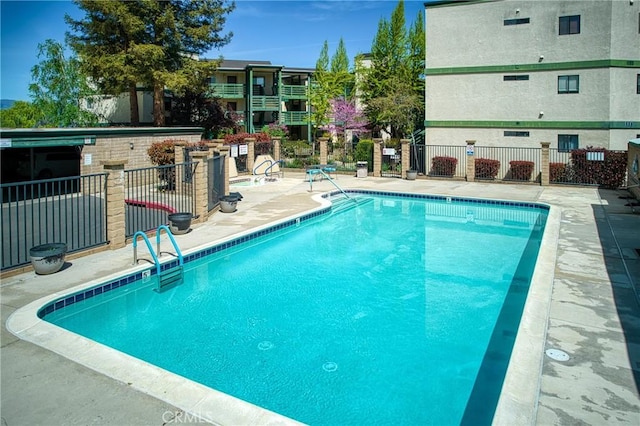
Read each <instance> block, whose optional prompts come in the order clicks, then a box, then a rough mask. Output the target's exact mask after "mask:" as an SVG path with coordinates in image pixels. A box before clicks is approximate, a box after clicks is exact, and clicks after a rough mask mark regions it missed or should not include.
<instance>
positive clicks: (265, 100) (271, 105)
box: [251, 96, 280, 111]
mask: <svg viewBox="0 0 640 426" xmlns="http://www.w3.org/2000/svg"><path fill="white" fill-rule="evenodd" d="M251 108H253V109H254V110H255V111H279V110H280V99H279V98H278V97H277V96H255V97H254V98H253V99H251Z"/></svg>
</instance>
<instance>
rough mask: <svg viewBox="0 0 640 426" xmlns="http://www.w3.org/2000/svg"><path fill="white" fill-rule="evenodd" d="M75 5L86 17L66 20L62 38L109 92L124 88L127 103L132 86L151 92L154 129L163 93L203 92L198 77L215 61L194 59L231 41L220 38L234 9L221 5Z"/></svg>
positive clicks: (221, 0)
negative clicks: (128, 91) (166, 91)
mask: <svg viewBox="0 0 640 426" xmlns="http://www.w3.org/2000/svg"><path fill="white" fill-rule="evenodd" d="M75 2H76V4H77V5H78V7H79V8H80V9H82V10H84V11H85V12H86V17H85V19H83V20H73V19H71V18H70V17H69V16H67V17H66V20H67V22H68V23H69V24H70V25H71V29H72V30H73V31H74V33H69V34H67V37H68V38H69V40H70V41H71V43H72V45H73V46H74V49H76V51H78V53H79V55H80V57H81V58H82V60H83V62H86V63H87V68H88V69H89V70H91V75H92V77H93V78H94V79H95V80H96V81H97V82H98V84H104V87H105V88H109V89H112V90H113V91H117V90H122V89H123V87H125V86H126V87H128V88H129V90H130V94H131V96H132V97H133V90H134V88H135V86H134V84H143V85H144V86H146V87H151V88H152V89H153V117H154V125H156V126H163V125H164V124H165V116H164V93H165V88H168V89H170V90H172V91H173V92H174V93H176V94H178V95H180V94H182V93H184V92H185V91H186V90H187V89H190V90H192V91H198V90H200V89H203V88H204V79H203V76H205V77H206V76H210V75H212V74H213V72H214V71H215V69H216V68H217V66H218V64H219V61H199V60H198V59H197V56H198V55H200V54H202V53H204V52H206V51H208V50H209V49H211V48H213V47H222V46H224V45H226V44H227V43H229V41H230V40H231V37H232V35H233V34H232V33H228V34H225V35H223V34H222V32H223V27H224V24H225V22H226V15H227V14H228V13H230V12H232V11H233V10H234V9H235V3H234V2H228V1H226V0H191V1H188V0H165V1H161V0H145V1H121V2H108V1H100V0H94V1H91V0H75ZM111 3H117V5H112V4H111ZM96 46H100V48H97V47H96ZM132 109H133V106H132Z"/></svg>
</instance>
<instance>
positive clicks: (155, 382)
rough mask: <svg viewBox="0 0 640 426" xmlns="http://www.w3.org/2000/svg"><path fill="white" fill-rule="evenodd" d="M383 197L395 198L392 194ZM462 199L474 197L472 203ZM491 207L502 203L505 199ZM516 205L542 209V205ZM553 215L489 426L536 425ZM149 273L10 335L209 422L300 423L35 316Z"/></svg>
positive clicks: (16, 322)
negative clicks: (51, 313)
mask: <svg viewBox="0 0 640 426" xmlns="http://www.w3.org/2000/svg"><path fill="white" fill-rule="evenodd" d="M373 192H376V191H373ZM383 192H385V193H392V192H389V191H383ZM325 196H326V194H319V195H316V196H314V197H313V198H314V199H315V200H316V201H318V202H319V203H320V206H319V207H317V208H314V209H311V210H308V211H306V212H304V213H302V214H296V215H292V216H290V217H288V218H285V219H282V220H278V221H275V222H272V223H269V224H266V225H263V226H260V227H256V228H252V229H250V230H247V231H244V232H241V233H238V234H235V235H232V236H229V237H225V238H223V239H220V240H218V241H213V242H210V243H207V244H206V245H202V246H199V247H196V248H193V249H191V250H189V251H187V252H185V253H184V254H185V256H187V255H189V254H191V253H195V252H198V251H201V250H203V249H204V248H206V247H211V246H213V245H216V244H220V243H223V242H225V241H230V240H233V239H236V238H239V237H242V236H244V235H249V234H253V233H255V232H257V231H260V230H262V229H266V228H270V227H272V226H274V225H275V224H278V223H283V222H287V221H289V220H292V219H295V218H297V217H300V216H304V215H308V214H311V213H314V212H318V211H320V210H323V209H325V208H326V207H327V206H328V205H330V202H329V201H328V200H327V199H326V198H325ZM459 198H467V199H473V198H472V197H459ZM495 201H498V202H500V201H503V200H495ZM516 203H519V204H520V203H521V204H536V205H544V206H547V205H546V204H544V203H540V202H533V203H528V202H516ZM558 210H559V209H557V208H553V207H550V209H549V216H548V218H547V223H546V225H545V231H544V235H543V239H542V242H541V246H540V250H539V253H538V260H537V263H536V268H535V271H534V275H533V277H532V281H531V286H530V289H529V294H528V296H527V300H526V303H525V307H524V311H523V315H522V319H521V322H520V326H519V328H518V333H517V337H516V341H515V343H514V347H513V350H512V354H511V359H510V361H509V366H508V369H507V373H506V376H505V380H504V384H503V387H502V392H501V395H500V399H499V401H498V405H497V408H496V412H495V414H494V420H493V424H497V425H513V424H532V423H534V421H535V413H536V408H537V399H538V393H539V381H540V377H541V370H542V354H543V352H544V342H545V335H546V327H547V320H548V313H549V306H550V301H551V289H552V283H553V275H554V270H555V261H556V252H557V242H558V233H559V225H560V213H559V211H558ZM148 269H150V266H149V265H142V266H137V267H132V268H131V269H129V270H127V271H121V272H119V273H117V274H113V275H111V276H107V277H102V278H99V279H96V280H93V281H91V282H89V283H85V284H81V285H78V286H75V287H73V288H69V289H66V290H65V291H64V292H57V293H53V294H51V295H49V296H45V297H43V298H40V299H38V300H36V301H34V302H32V303H29V304H28V305H26V306H24V307H22V308H20V309H18V310H16V311H15V312H14V313H13V314H12V315H11V316H10V317H9V319H8V321H7V323H6V326H7V329H8V330H9V331H10V332H11V333H13V334H15V335H16V336H18V337H19V338H20V339H22V340H25V341H28V342H31V343H33V344H36V345H38V346H41V347H43V348H45V349H48V350H51V351H52V352H55V353H57V354H59V355H61V356H63V357H65V358H68V359H70V360H72V361H74V362H77V363H79V364H81V365H83V366H85V367H87V368H90V369H92V370H94V371H97V372H98V373H101V374H103V375H106V376H108V377H111V378H113V379H115V380H118V381H120V382H122V383H126V384H127V385H129V386H131V387H132V388H133V389H136V390H138V391H141V392H143V393H145V394H148V395H151V396H153V397H155V398H157V399H159V400H162V401H164V402H166V403H168V404H171V405H173V406H175V407H176V408H179V409H181V410H184V411H185V412H187V413H189V414H192V415H194V416H198V417H200V418H202V419H203V420H206V421H209V422H213V423H216V424H223V425H225V424H226V425H236V424H243V425H252V424H256V425H257V424H259V425H265V424H287V425H289V424H290V425H293V424H300V423H299V422H296V421H295V420H293V419H290V418H287V417H285V416H282V415H279V414H277V413H274V412H272V411H269V410H266V409H264V408H261V407H258V406H256V405H254V404H251V403H248V402H246V401H243V400H241V399H238V398H235V397H233V396H230V395H227V394H225V393H223V392H220V391H217V390H215V389H212V388H209V387H206V386H204V385H201V384H199V383H196V382H194V381H192V380H189V379H186V378H184V377H182V376H179V375H177V374H174V373H171V372H169V371H166V370H164V369H162V368H159V367H157V366H155V365H152V364H150V363H147V362H145V361H142V360H140V359H138V358H134V357H132V356H130V355H127V354H124V353H122V352H120V351H117V350H115V349H112V348H110V347H107V346H105V345H102V344H100V343H97V342H94V341H92V340H90V339H87V338H85V337H82V336H79V335H77V334H75V333H72V332H70V331H67V330H64V329H62V328H60V327H58V326H55V325H53V324H51V323H48V322H46V321H43V320H41V319H40V318H39V317H38V311H39V310H40V309H41V308H42V307H43V306H45V305H47V304H48V303H51V302H53V301H55V300H56V299H59V298H61V297H63V296H67V295H70V294H73V293H75V292H81V291H83V290H86V289H89V288H91V287H93V286H96V285H99V284H101V283H104V282H107V281H109V280H115V279H117V278H119V277H122V276H123V275H128V274H131V273H134V272H141V271H143V270H148Z"/></svg>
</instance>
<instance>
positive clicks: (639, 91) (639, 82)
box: [636, 74, 640, 95]
mask: <svg viewBox="0 0 640 426" xmlns="http://www.w3.org/2000/svg"><path fill="white" fill-rule="evenodd" d="M636 93H637V94H638V95H640V74H638V75H637V76H636Z"/></svg>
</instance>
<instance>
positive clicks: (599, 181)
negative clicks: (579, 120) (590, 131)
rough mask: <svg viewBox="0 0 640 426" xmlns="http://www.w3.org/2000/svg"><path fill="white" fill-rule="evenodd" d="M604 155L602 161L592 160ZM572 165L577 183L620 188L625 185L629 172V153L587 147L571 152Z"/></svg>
mask: <svg viewBox="0 0 640 426" xmlns="http://www.w3.org/2000/svg"><path fill="white" fill-rule="evenodd" d="M598 153H602V154H601V155H602V157H603V159H602V160H596V159H592V158H590V157H592V156H598V155H599V154H598ZM571 164H572V168H573V172H574V174H575V179H576V183H584V184H591V185H594V184H595V185H599V186H602V187H604V188H618V187H620V186H622V185H623V184H624V179H625V176H626V172H627V152H626V151H609V150H608V149H605V148H594V147H587V148H585V149H574V150H573V151H571Z"/></svg>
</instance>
